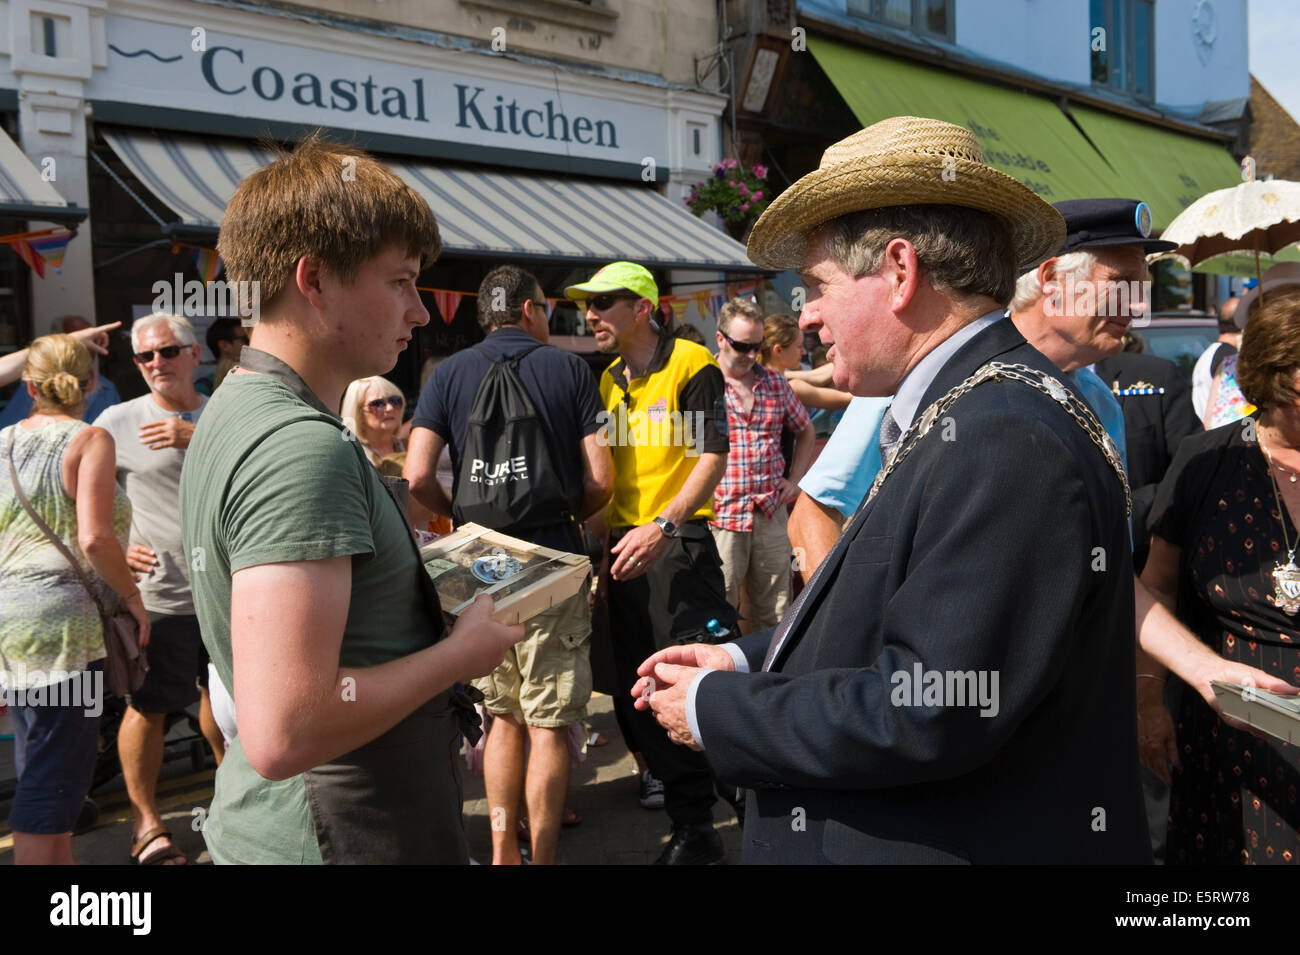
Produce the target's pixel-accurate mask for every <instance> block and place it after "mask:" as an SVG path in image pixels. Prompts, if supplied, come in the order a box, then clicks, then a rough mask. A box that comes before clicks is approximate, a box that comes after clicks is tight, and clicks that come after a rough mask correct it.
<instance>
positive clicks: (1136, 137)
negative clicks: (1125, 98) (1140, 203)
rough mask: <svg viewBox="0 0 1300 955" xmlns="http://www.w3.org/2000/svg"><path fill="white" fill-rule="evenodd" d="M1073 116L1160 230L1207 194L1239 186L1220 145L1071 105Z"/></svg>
mask: <svg viewBox="0 0 1300 955" xmlns="http://www.w3.org/2000/svg"><path fill="white" fill-rule="evenodd" d="M1070 112H1071V113H1072V114H1073V115H1074V118H1075V120H1076V121H1078V123H1079V126H1080V127H1081V128H1082V129H1083V131H1084V132H1085V133H1087V134H1088V137H1089V138H1090V139H1091V140H1092V141H1093V143H1094V144H1095V145H1096V147H1097V148H1098V149H1099V150H1101V154H1102V155H1103V156H1105V157H1106V162H1107V163H1109V164H1110V166H1111V168H1112V169H1114V170H1115V174H1116V177H1117V178H1118V179H1119V181H1120V182H1121V183H1123V184H1124V186H1125V188H1126V189H1127V190H1128V191H1127V192H1126V193H1125V195H1126V196H1127V198H1130V199H1142V200H1144V201H1145V202H1146V204H1147V205H1149V206H1150V207H1151V224H1152V226H1153V227H1154V228H1155V229H1157V230H1159V229H1163V228H1164V227H1165V226H1167V225H1169V223H1170V222H1172V221H1173V220H1174V217H1175V216H1177V215H1178V213H1180V212H1182V211H1183V210H1184V209H1186V208H1187V207H1188V206H1190V205H1191V204H1192V203H1193V202H1195V201H1196V200H1197V199H1199V198H1201V196H1203V195H1205V194H1206V193H1207V192H1213V191H1214V190H1215V189H1224V188H1227V187H1228V186H1235V185H1236V184H1237V183H1239V182H1241V170H1240V169H1239V168H1238V166H1237V163H1236V162H1235V161H1234V160H1233V158H1232V156H1231V155H1230V154H1229V153H1228V151H1227V150H1226V149H1224V148H1223V146H1221V145H1219V144H1218V143H1216V142H1212V141H1211V140H1208V139H1199V138H1197V137H1196V136H1189V135H1187V134H1185V133H1179V132H1175V131H1174V130H1171V129H1163V128H1161V127H1159V126H1150V125H1147V124H1145V123H1143V122H1141V121H1139V120H1135V119H1128V118H1126V117H1124V116H1116V115H1114V114H1113V113H1104V112H1102V111H1100V110H1095V109H1090V108H1089V107H1087V106H1075V105H1072V106H1071V107H1070ZM1116 194H1117V193H1113V192H1111V193H1103V195H1116Z"/></svg>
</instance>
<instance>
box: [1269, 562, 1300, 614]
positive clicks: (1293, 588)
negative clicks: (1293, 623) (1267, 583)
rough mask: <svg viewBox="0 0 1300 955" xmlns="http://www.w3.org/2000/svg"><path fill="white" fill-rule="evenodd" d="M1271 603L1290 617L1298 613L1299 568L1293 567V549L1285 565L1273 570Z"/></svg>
mask: <svg viewBox="0 0 1300 955" xmlns="http://www.w3.org/2000/svg"><path fill="white" fill-rule="evenodd" d="M1273 603H1275V604H1276V605H1277V606H1279V607H1281V608H1282V609H1283V610H1285V611H1286V612H1287V613H1289V614H1291V615H1292V616H1295V614H1296V612H1297V611H1300V567H1297V566H1296V565H1295V550H1294V548H1293V549H1292V550H1291V551H1290V552H1289V553H1288V554H1287V555H1286V563H1285V564H1278V565H1277V566H1276V567H1274V568H1273Z"/></svg>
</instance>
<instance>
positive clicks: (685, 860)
mask: <svg viewBox="0 0 1300 955" xmlns="http://www.w3.org/2000/svg"><path fill="white" fill-rule="evenodd" d="M726 857H727V852H726V850H725V849H724V848H723V847H722V837H721V836H720V835H718V833H717V830H715V829H714V828H713V827H712V826H681V827H679V828H677V829H674V830H673V837H672V839H671V840H670V841H669V843H668V845H666V846H664V851H663V852H662V853H660V855H659V858H658V859H655V862H654V864H655V865H719V864H721V863H722V862H723V861H724V860H725V859H726Z"/></svg>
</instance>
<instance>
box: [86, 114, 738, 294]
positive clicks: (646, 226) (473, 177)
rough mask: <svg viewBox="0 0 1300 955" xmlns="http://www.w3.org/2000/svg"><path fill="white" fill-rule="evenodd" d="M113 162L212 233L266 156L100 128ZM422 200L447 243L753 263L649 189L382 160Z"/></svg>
mask: <svg viewBox="0 0 1300 955" xmlns="http://www.w3.org/2000/svg"><path fill="white" fill-rule="evenodd" d="M104 138H105V139H106V140H107V141H108V143H109V145H110V146H111V147H112V148H113V151H114V152H116V153H117V155H118V156H119V157H120V158H121V160H122V162H123V163H125V164H126V166H127V167H128V168H129V169H130V170H131V172H132V173H134V174H135V176H136V178H137V179H139V180H140V182H142V183H143V184H144V185H145V186H146V187H148V189H149V190H150V191H151V192H152V193H153V194H154V195H155V196H156V197H157V198H158V199H159V200H160V201H161V202H163V203H164V204H165V205H166V206H167V207H168V208H170V209H171V210H172V211H173V212H175V213H176V215H177V216H178V217H180V220H181V221H180V222H179V223H177V224H176V225H175V226H173V227H172V231H174V232H181V233H183V232H190V233H200V234H201V233H212V232H215V231H216V229H217V227H218V225H219V223H220V222H221V216H222V214H223V213H224V212H225V208H226V202H227V201H228V200H229V199H230V197H231V196H232V195H233V194H234V192H235V188H236V186H238V185H239V182H240V180H242V179H243V178H244V177H245V176H247V175H248V174H249V173H250V172H253V171H254V170H256V169H258V168H260V167H261V166H263V165H266V164H267V163H269V162H271V160H272V158H273V157H272V156H271V154H270V153H269V152H267V151H266V150H265V149H262V148H260V147H259V146H258V145H257V144H256V143H251V142H242V141H238V140H232V141H217V140H206V139H197V138H193V137H186V136H176V135H171V134H168V133H162V132H145V131H139V130H133V129H121V128H119V129H105V130H104ZM385 161H386V162H387V163H388V165H389V166H390V167H391V168H392V169H393V171H394V172H396V173H397V174H398V175H399V176H401V177H402V178H403V179H404V180H406V182H407V183H408V184H409V185H410V186H411V187H412V188H413V189H415V190H416V191H417V192H419V193H420V194H421V195H422V196H424V198H425V199H426V200H427V201H428V203H429V206H430V207H431V208H432V209H433V211H434V214H435V215H436V216H437V217H438V227H439V229H440V231H441V233H442V241H443V248H444V250H445V251H447V252H453V253H462V254H472V255H484V256H508V257H511V258H521V259H538V260H546V261H551V262H608V261H611V260H614V259H628V260H631V261H634V262H640V263H642V264H644V265H647V266H651V267H658V268H691V269H708V270H715V269H716V270H728V271H750V272H754V271H760V270H759V269H757V267H756V266H755V265H754V264H753V263H752V262H750V261H749V259H748V258H747V257H746V256H745V247H744V246H743V245H741V244H740V243H739V242H736V241H735V240H734V239H732V238H731V237H730V236H728V235H726V234H725V233H723V232H720V231H718V230H717V229H715V228H713V227H712V226H710V225H708V224H707V223H705V222H703V221H701V220H700V219H697V218H696V217H695V216H693V215H691V214H690V213H689V212H688V211H686V209H685V208H679V207H678V206H677V205H676V204H674V203H672V202H669V201H668V200H667V199H665V198H664V197H663V196H661V195H659V194H658V193H657V192H655V191H654V190H652V189H649V188H637V187H634V186H622V185H617V184H613V183H605V182H601V181H599V180H590V179H568V178H561V177H558V176H540V175H530V174H527V173H512V172H496V171H488V170H477V169H464V168H452V167H447V166H434V165H431V164H428V163H422V162H410V161H401V160H397V161H393V160H391V159H386V160H385Z"/></svg>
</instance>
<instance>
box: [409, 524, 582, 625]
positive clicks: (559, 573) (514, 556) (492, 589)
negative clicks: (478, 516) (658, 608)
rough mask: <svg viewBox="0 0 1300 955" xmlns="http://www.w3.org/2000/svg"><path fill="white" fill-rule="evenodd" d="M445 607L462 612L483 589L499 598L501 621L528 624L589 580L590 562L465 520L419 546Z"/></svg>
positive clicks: (452, 612)
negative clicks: (441, 535) (452, 530)
mask: <svg viewBox="0 0 1300 955" xmlns="http://www.w3.org/2000/svg"><path fill="white" fill-rule="evenodd" d="M420 559H421V560H422V561H424V569H425V571H426V572H427V573H428V574H429V576H430V577H431V578H433V586H434V589H435V590H437V591H438V600H439V601H440V602H441V603H442V609H443V612H444V613H446V614H448V615H449V616H452V617H458V616H460V615H461V614H462V613H463V612H464V611H465V610H466V609H468V607H469V605H470V604H471V603H473V602H474V598H476V597H477V596H478V595H479V594H487V595H488V596H489V597H491V598H492V600H493V601H494V602H495V603H496V612H495V613H494V614H493V617H494V618H495V619H496V620H497V621H498V622H500V623H504V624H515V623H523V622H524V621H525V620H527V619H528V618H530V617H535V616H537V614H539V613H541V612H542V611H543V610H547V609H549V608H551V607H553V606H555V605H556V604H558V603H561V602H562V601H565V600H568V599H569V598H570V597H572V596H573V595H574V594H576V593H578V592H579V591H581V590H582V589H583V587H584V586H585V585H586V583H587V580H588V579H589V578H590V576H591V561H589V560H588V559H587V558H586V557H582V556H580V555H578V554H569V553H566V552H564V551H561V550H552V549H551V548H549V547H542V546H540V545H538V544H530V543H528V541H523V540H520V539H519V538H517V537H510V536H508V535H506V534H501V533H499V532H497V531H491V530H488V529H487V528H486V527H481V526H479V525H478V524H464V525H462V526H461V527H460V528H459V529H458V530H457V531H456V532H455V533H453V534H448V535H447V536H446V537H440V538H438V539H437V540H435V541H433V542H431V543H428V544H425V545H424V546H423V547H421V548H420Z"/></svg>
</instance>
